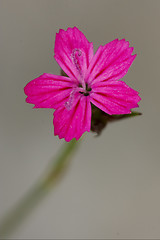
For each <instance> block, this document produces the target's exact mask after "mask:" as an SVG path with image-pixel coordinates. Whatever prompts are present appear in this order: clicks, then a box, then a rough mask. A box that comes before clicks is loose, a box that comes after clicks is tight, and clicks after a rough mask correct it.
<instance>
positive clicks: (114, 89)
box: [90, 80, 141, 115]
mask: <svg viewBox="0 0 160 240" xmlns="http://www.w3.org/2000/svg"><path fill="white" fill-rule="evenodd" d="M92 87H93V89H92V93H91V95H90V96H91V102H92V103H93V104H94V105H95V106H96V107H98V108H100V109H101V110H102V111H104V112H106V113H108V114H110V115H112V114H128V113H131V111H130V110H131V109H132V108H135V107H138V102H139V101H140V100H141V98H140V97H139V96H138V92H137V91H135V90H134V89H132V88H130V87H129V86H128V85H127V84H126V83H124V82H122V81H112V80H109V81H106V82H102V83H95V84H94V85H93V86H92Z"/></svg>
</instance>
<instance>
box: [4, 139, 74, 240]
mask: <svg viewBox="0 0 160 240" xmlns="http://www.w3.org/2000/svg"><path fill="white" fill-rule="evenodd" d="M77 143H78V142H77V141H76V140H75V139H73V140H72V141H71V142H69V143H65V145H64V146H63V149H62V150H61V152H60V154H59V155H58V156H57V158H56V159H54V161H52V163H51V166H49V170H48V171H47V172H46V173H45V174H44V175H43V176H42V178H40V179H39V180H38V181H37V182H36V183H35V184H34V186H33V187H32V188H31V189H30V191H29V192H28V193H27V194H26V195H25V197H24V198H23V199H22V200H21V201H20V202H19V203H18V204H17V205H16V206H15V207H14V209H13V210H11V211H10V212H9V214H8V215H7V216H6V217H5V218H4V220H3V221H2V223H1V224H0V238H2V237H3V239H4V238H6V237H7V236H8V235H9V234H10V233H11V232H12V231H13V230H14V229H15V228H16V227H17V226H18V225H19V224H20V223H21V222H22V220H23V218H24V217H25V216H26V215H27V214H28V213H29V211H31V209H32V208H33V207H34V206H35V205H37V204H38V202H39V201H40V200H41V199H42V197H44V196H45V195H46V193H47V192H48V191H49V190H50V189H51V187H53V185H54V184H55V183H56V182H57V180H58V179H59V177H60V176H61V175H62V173H64V170H66V167H67V166H68V164H69V160H70V159H71V158H70V156H71V153H72V152H73V150H75V147H76V146H77Z"/></svg>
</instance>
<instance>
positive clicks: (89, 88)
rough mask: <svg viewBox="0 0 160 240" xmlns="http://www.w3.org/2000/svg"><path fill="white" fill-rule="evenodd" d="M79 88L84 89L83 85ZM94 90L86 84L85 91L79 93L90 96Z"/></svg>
mask: <svg viewBox="0 0 160 240" xmlns="http://www.w3.org/2000/svg"><path fill="white" fill-rule="evenodd" d="M79 88H82V85H81V84H79ZM91 90H92V88H91V87H89V86H88V84H87V83H86V86H85V89H83V91H79V93H81V94H83V95H84V96H89V93H90V92H91Z"/></svg>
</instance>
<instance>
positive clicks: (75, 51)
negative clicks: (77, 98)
mask: <svg viewBox="0 0 160 240" xmlns="http://www.w3.org/2000/svg"><path fill="white" fill-rule="evenodd" d="M82 54H83V52H82V51H81V50H80V49H78V48H74V49H73V50H72V60H73V63H74V65H75V67H76V69H77V70H78V72H79V74H80V79H79V81H80V82H81V84H82V87H83V88H84V89H86V84H85V81H84V76H83V74H82V71H83V69H82V68H81V67H82V64H83V60H84V59H83V58H81V59H80V57H82Z"/></svg>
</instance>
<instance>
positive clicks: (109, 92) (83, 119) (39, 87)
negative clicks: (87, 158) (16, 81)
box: [24, 27, 140, 142]
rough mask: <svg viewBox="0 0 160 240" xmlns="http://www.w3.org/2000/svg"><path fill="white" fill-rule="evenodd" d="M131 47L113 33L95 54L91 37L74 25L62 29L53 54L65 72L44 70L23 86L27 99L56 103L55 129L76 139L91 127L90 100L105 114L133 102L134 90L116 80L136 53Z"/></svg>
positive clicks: (123, 111)
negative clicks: (89, 39) (50, 72)
mask: <svg viewBox="0 0 160 240" xmlns="http://www.w3.org/2000/svg"><path fill="white" fill-rule="evenodd" d="M132 52H133V48H131V47H129V42H127V41H125V39H122V40H118V39H115V40H114V41H112V42H110V43H108V44H106V45H104V46H100V47H99V48H98V50H97V51H96V53H95V54H94V52H93V43H90V42H89V41H88V40H87V38H86V37H85V35H84V34H83V33H82V32H81V31H80V30H79V29H78V28H76V27H74V28H68V29H67V31H64V30H62V29H61V30H60V31H59V33H57V34H56V40H55V48H54V53H55V56H54V57H55V60H56V61H57V63H58V64H59V66H60V67H61V68H62V69H63V71H64V72H65V73H66V74H67V77H65V76H57V75H53V74H48V73H44V74H43V75H41V76H40V77H38V78H36V79H34V80H32V81H31V82H29V83H28V84H27V85H26V87H25V88H24V91H25V94H26V95H27V96H28V97H27V98H26V102H28V103H32V104H35V106H34V108H53V109H55V112H54V120H53V124H54V134H55V135H58V136H59V138H60V139H61V138H65V140H66V141H67V142H68V141H70V140H71V139H72V138H75V139H76V140H78V139H79V138H80V137H81V136H82V134H83V133H84V132H85V131H88V132H89V131H90V129H91V115H92V111H91V103H92V104H93V105H95V106H96V107H98V108H99V109H101V110H102V111H103V112H105V113H107V114H109V115H113V114H129V113H131V109H132V108H135V107H138V104H137V103H138V102H139V101H140V97H139V96H138V92H137V91H135V90H133V89H132V88H130V87H129V86H128V85H127V84H126V83H124V82H123V81H118V80H119V79H121V78H122V77H123V76H124V75H125V74H126V73H127V72H128V69H129V67H130V65H131V64H132V62H133V60H134V59H135V57H136V55H132Z"/></svg>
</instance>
